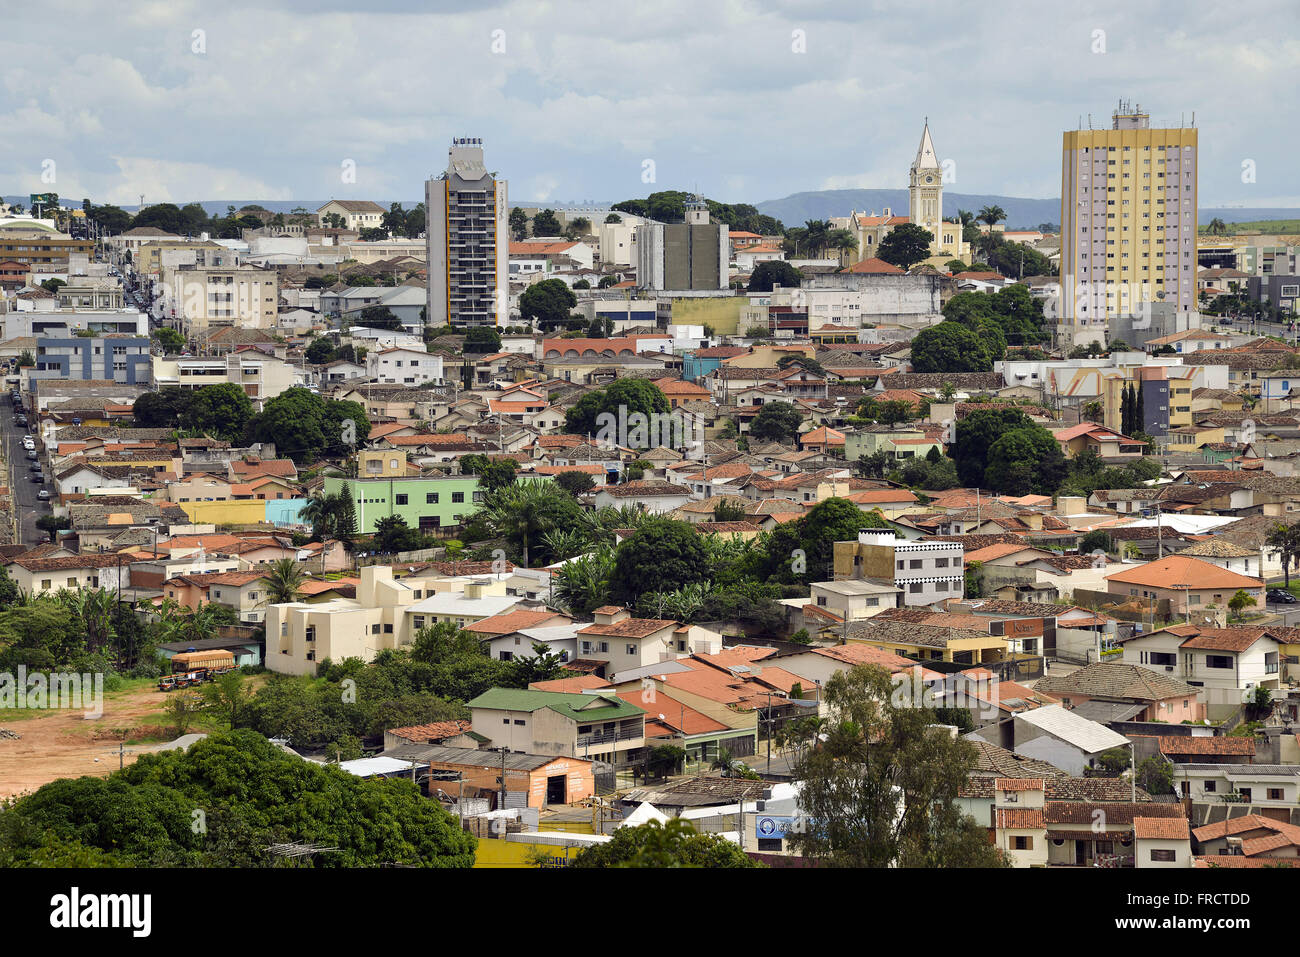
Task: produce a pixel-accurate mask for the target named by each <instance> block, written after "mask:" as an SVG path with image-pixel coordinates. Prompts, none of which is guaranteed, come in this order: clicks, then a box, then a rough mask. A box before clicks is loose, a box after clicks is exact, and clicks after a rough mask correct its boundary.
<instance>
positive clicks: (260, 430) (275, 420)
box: [245, 386, 370, 462]
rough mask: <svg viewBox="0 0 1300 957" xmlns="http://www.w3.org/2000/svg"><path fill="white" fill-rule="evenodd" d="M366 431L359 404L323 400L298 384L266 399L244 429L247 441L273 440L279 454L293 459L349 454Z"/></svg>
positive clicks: (368, 421)
mask: <svg viewBox="0 0 1300 957" xmlns="http://www.w3.org/2000/svg"><path fill="white" fill-rule="evenodd" d="M349 423H350V424H349ZM369 434H370V420H369V419H368V418H366V413H365V409H364V408H362V406H361V405H360V403H357V402H345V401H337V400H334V399H326V398H323V397H321V396H319V395H316V394H315V393H313V392H312V391H311V390H310V389H305V388H303V387H301V386H294V387H293V388H291V389H286V390H285V391H283V392H281V393H280V394H279V395H277V396H275V398H273V399H268V400H267V401H266V403H265V405H263V407H262V411H261V412H259V413H258V414H257V415H254V416H253V417H252V418H250V419H249V420H248V426H247V428H246V429H245V439H246V440H247V441H249V442H274V443H275V447H276V449H277V450H278V451H279V452H280V454H282V455H288V456H290V457H291V458H293V459H294V461H296V462H310V461H313V460H315V459H317V458H319V457H320V456H322V455H332V456H339V457H341V456H344V455H347V454H350V453H351V452H352V451H354V450H355V448H356V446H357V445H358V444H360V443H361V442H364V441H365V439H366V437H367V436H368V435H369Z"/></svg>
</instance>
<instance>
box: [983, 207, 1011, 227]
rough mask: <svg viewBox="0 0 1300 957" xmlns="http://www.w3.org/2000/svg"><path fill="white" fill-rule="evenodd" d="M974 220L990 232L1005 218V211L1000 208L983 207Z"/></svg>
mask: <svg viewBox="0 0 1300 957" xmlns="http://www.w3.org/2000/svg"><path fill="white" fill-rule="evenodd" d="M975 218H976V219H977V220H979V221H980V222H981V223H984V224H985V225H987V226H988V228H989V232H992V231H993V227H994V226H996V225H997V224H998V223H1000V222H1001V221H1002V220H1004V219H1006V218H1007V211H1006V210H1005V209H1003V208H1002V207H1001V206H983V207H981V208H980V211H979V215H978V216H976V217H975Z"/></svg>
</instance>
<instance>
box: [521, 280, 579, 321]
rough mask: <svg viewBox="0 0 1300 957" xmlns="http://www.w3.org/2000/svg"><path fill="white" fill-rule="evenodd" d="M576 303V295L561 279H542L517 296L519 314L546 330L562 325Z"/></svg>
mask: <svg viewBox="0 0 1300 957" xmlns="http://www.w3.org/2000/svg"><path fill="white" fill-rule="evenodd" d="M577 304H578V297H577V296H575V295H574V294H573V290H572V289H570V288H569V287H568V286H567V285H566V284H565V282H564V280H563V279H543V280H542V281H541V282H535V283H533V284H532V285H531V286H529V287H528V288H527V289H525V290H524V291H523V294H522V295H521V296H520V297H519V315H520V316H521V317H522V318H523V319H524V320H525V321H527V322H536V323H537V324H538V325H539V326H540V327H541V328H542V329H543V330H548V329H553V328H555V327H556V326H562V325H564V324H565V323H566V322H567V321H568V319H569V313H570V311H571V310H572V309H573V307H574V306H576V305H577Z"/></svg>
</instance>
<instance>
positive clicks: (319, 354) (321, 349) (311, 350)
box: [305, 336, 334, 366]
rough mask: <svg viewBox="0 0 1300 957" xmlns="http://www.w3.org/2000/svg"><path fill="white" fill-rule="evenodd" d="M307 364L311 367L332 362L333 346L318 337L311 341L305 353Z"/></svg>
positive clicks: (326, 340) (322, 337)
mask: <svg viewBox="0 0 1300 957" xmlns="http://www.w3.org/2000/svg"><path fill="white" fill-rule="evenodd" d="M305 356H306V359H307V361H308V362H310V363H312V364H313V365H318V366H323V365H324V364H325V363H327V362H333V361H334V344H333V343H332V342H330V341H329V340H328V339H326V338H325V337H324V336H320V337H318V338H316V339H313V340H312V341H311V345H309V346H308V347H307V351H306V353H305Z"/></svg>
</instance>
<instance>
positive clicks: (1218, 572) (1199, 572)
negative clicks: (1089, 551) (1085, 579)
mask: <svg viewBox="0 0 1300 957" xmlns="http://www.w3.org/2000/svg"><path fill="white" fill-rule="evenodd" d="M1106 580H1107V581H1112V582H1123V583H1125V584H1130V585H1147V586H1151V587H1155V588H1180V589H1190V588H1195V589H1201V588H1234V589H1235V588H1262V587H1263V586H1264V583H1263V582H1262V581H1260V580H1259V579H1258V578H1247V577H1246V576H1245V575H1238V574H1237V573H1236V572H1230V571H1228V570H1227V569H1226V568H1221V567H1220V566H1218V565H1214V564H1212V563H1210V562H1206V561H1202V560H1201V559H1199V558H1185V557H1183V556H1182V555H1168V556H1166V557H1164V558H1162V559H1159V560H1158V561H1154V562H1147V563H1146V564H1144V565H1140V566H1138V567H1137V568H1134V569H1132V570H1131V571H1126V572H1118V573H1116V574H1114V575H1108V576H1107V578H1106Z"/></svg>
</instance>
